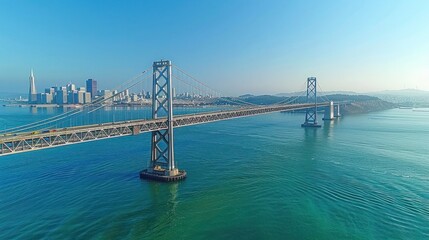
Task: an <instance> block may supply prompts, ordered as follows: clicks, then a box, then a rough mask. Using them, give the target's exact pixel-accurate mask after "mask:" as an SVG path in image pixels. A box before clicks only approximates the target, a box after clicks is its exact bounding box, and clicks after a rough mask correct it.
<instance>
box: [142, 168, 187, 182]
mask: <svg viewBox="0 0 429 240" xmlns="http://www.w3.org/2000/svg"><path fill="white" fill-rule="evenodd" d="M175 173H176V174H174V175H173V174H171V173H169V174H168V175H166V174H165V173H164V172H158V171H149V170H148V169H145V170H143V171H141V172H140V178H141V179H149V180H155V181H160V182H176V181H180V180H183V179H185V178H186V171H184V170H177V171H176V172H175Z"/></svg>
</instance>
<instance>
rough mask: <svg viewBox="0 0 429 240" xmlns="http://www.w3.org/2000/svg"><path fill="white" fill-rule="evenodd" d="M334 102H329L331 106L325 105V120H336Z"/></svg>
mask: <svg viewBox="0 0 429 240" xmlns="http://www.w3.org/2000/svg"><path fill="white" fill-rule="evenodd" d="M334 119H335V118H334V102H332V101H331V102H329V106H327V107H325V115H324V116H323V120H325V121H331V120H334Z"/></svg>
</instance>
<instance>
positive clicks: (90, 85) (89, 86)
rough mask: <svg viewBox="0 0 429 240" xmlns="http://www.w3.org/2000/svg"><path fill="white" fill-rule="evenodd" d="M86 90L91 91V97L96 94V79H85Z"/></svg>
mask: <svg viewBox="0 0 429 240" xmlns="http://www.w3.org/2000/svg"><path fill="white" fill-rule="evenodd" d="M86 91H87V92H89V93H91V98H95V96H96V95H97V81H95V80H93V79H88V80H86Z"/></svg>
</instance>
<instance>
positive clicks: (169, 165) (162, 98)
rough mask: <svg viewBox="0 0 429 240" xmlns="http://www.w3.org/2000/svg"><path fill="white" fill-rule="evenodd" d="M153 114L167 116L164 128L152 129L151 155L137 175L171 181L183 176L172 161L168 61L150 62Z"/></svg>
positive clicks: (154, 117) (154, 115)
mask: <svg viewBox="0 0 429 240" xmlns="http://www.w3.org/2000/svg"><path fill="white" fill-rule="evenodd" d="M152 118H153V119H158V118H166V122H165V125H166V129H163V130H157V131H153V132H152V144H151V158H150V161H149V164H148V168H147V169H145V170H143V171H141V172H140V178H143V179H151V180H157V181H164V182H171V181H178V180H181V179H184V178H185V177H186V172H185V171H183V170H179V169H178V168H177V167H176V163H175V161H174V138H173V98H172V78H171V61H158V62H154V63H153V87H152Z"/></svg>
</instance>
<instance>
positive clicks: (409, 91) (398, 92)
mask: <svg viewBox="0 0 429 240" xmlns="http://www.w3.org/2000/svg"><path fill="white" fill-rule="evenodd" d="M367 95H392V96H408V97H413V96H429V91H424V90H418V89H402V90H385V91H379V92H372V93H367Z"/></svg>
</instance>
